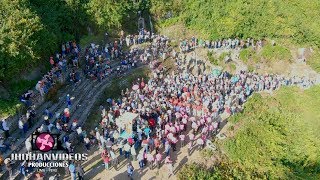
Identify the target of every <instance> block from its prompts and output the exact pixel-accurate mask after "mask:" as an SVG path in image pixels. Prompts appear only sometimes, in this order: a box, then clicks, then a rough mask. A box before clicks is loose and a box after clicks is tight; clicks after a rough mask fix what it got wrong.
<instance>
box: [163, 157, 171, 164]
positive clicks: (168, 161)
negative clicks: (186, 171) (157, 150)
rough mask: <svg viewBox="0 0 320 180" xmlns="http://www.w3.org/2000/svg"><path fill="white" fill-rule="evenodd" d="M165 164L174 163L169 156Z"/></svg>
mask: <svg viewBox="0 0 320 180" xmlns="http://www.w3.org/2000/svg"><path fill="white" fill-rule="evenodd" d="M164 163H166V164H167V163H172V161H171V159H170V157H169V156H168V157H166V160H165V161H164Z"/></svg>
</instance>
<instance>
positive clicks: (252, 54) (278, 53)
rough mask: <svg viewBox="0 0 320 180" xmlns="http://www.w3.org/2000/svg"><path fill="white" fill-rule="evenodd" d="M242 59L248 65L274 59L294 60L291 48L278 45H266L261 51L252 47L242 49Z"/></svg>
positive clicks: (268, 61)
mask: <svg viewBox="0 0 320 180" xmlns="http://www.w3.org/2000/svg"><path fill="white" fill-rule="evenodd" d="M239 57H240V59H241V60H242V61H243V62H244V63H245V64H248V65H253V64H256V63H258V62H264V63H270V62H273V61H277V60H278V61H288V62H290V61H291V60H292V56H291V52H290V50H289V49H287V48H285V47H283V46H280V45H276V46H271V45H269V44H268V45H266V46H264V47H263V48H262V49H261V51H255V50H253V48H252V47H250V48H246V49H243V50H241V51H240V54H239Z"/></svg>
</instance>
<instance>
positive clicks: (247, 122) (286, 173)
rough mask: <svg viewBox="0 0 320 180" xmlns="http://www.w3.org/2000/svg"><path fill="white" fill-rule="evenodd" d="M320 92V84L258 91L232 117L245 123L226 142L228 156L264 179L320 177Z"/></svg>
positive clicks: (235, 121)
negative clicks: (269, 92)
mask: <svg viewBox="0 0 320 180" xmlns="http://www.w3.org/2000/svg"><path fill="white" fill-rule="evenodd" d="M318 93H320V86H316V87H313V88H311V89H309V90H306V91H305V92H301V91H300V90H299V89H298V88H282V89H281V90H279V91H278V92H277V93H276V95H275V96H274V97H262V96H261V95H259V94H255V95H254V96H253V97H252V98H251V99H250V100H249V101H248V103H247V104H246V105H245V108H244V112H243V113H241V114H238V115H236V116H234V117H232V118H231V120H230V121H231V122H234V123H237V122H241V124H242V125H241V127H240V129H238V130H237V133H236V135H235V136H234V137H233V138H231V139H229V140H228V141H227V142H226V143H225V149H226V151H227V155H228V156H229V157H230V158H231V159H232V160H233V161H236V162H240V164H241V166H242V167H243V168H245V169H247V170H248V171H257V173H258V174H261V175H263V176H264V178H271V179H273V178H277V177H281V178H289V177H292V178H302V177H303V178H308V177H309V178H312V177H318V178H319V176H320V164H319V162H320V159H319V156H317V155H316V154H319V153H320V151H319V148H320V140H319V135H318V133H317V131H318V130H319V128H320V123H319V122H320V121H319V118H320V113H319V111H318V110H317V107H318V106H319V105H320V99H319V97H318V96H317V95H316V94H318Z"/></svg>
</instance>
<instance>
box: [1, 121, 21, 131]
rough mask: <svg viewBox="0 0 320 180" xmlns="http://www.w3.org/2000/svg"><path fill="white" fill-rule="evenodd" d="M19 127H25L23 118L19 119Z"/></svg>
mask: <svg viewBox="0 0 320 180" xmlns="http://www.w3.org/2000/svg"><path fill="white" fill-rule="evenodd" d="M3 129H4V128H3ZM19 129H23V122H22V120H19Z"/></svg>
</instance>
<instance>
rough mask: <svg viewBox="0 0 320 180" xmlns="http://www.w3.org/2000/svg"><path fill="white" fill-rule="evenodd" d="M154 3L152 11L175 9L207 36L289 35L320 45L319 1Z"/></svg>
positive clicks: (158, 13) (159, 13)
mask: <svg viewBox="0 0 320 180" xmlns="http://www.w3.org/2000/svg"><path fill="white" fill-rule="evenodd" d="M178 2H179V5H178V6H177V5H175V4H177V3H178ZM153 5H154V6H156V7H152V8H153V11H151V12H153V13H155V14H156V16H158V17H163V16H164V14H165V13H166V12H168V11H173V14H174V15H175V16H174V17H175V18H179V19H180V21H181V22H183V23H184V24H185V25H186V26H187V27H189V28H191V29H196V30H198V31H199V32H200V34H201V35H202V36H206V37H207V38H212V39H218V38H229V37H232V36H239V37H243V38H247V37H252V38H255V39H260V38H263V37H269V38H290V39H292V40H293V41H294V42H298V43H311V44H314V45H317V46H319V45H320V40H319V37H320V29H319V24H320V19H319V17H320V12H319V11H318V10H317V9H319V7H320V3H319V1H317V0H310V1H298V0H293V1H292V0H291V1H289V0H284V1H277V0H271V1H266V0H257V1H249V0H232V1H219V0H207V1H204V0H200V1H193V0H167V1H166V3H162V4H161V3H160V2H159V3H153Z"/></svg>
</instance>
